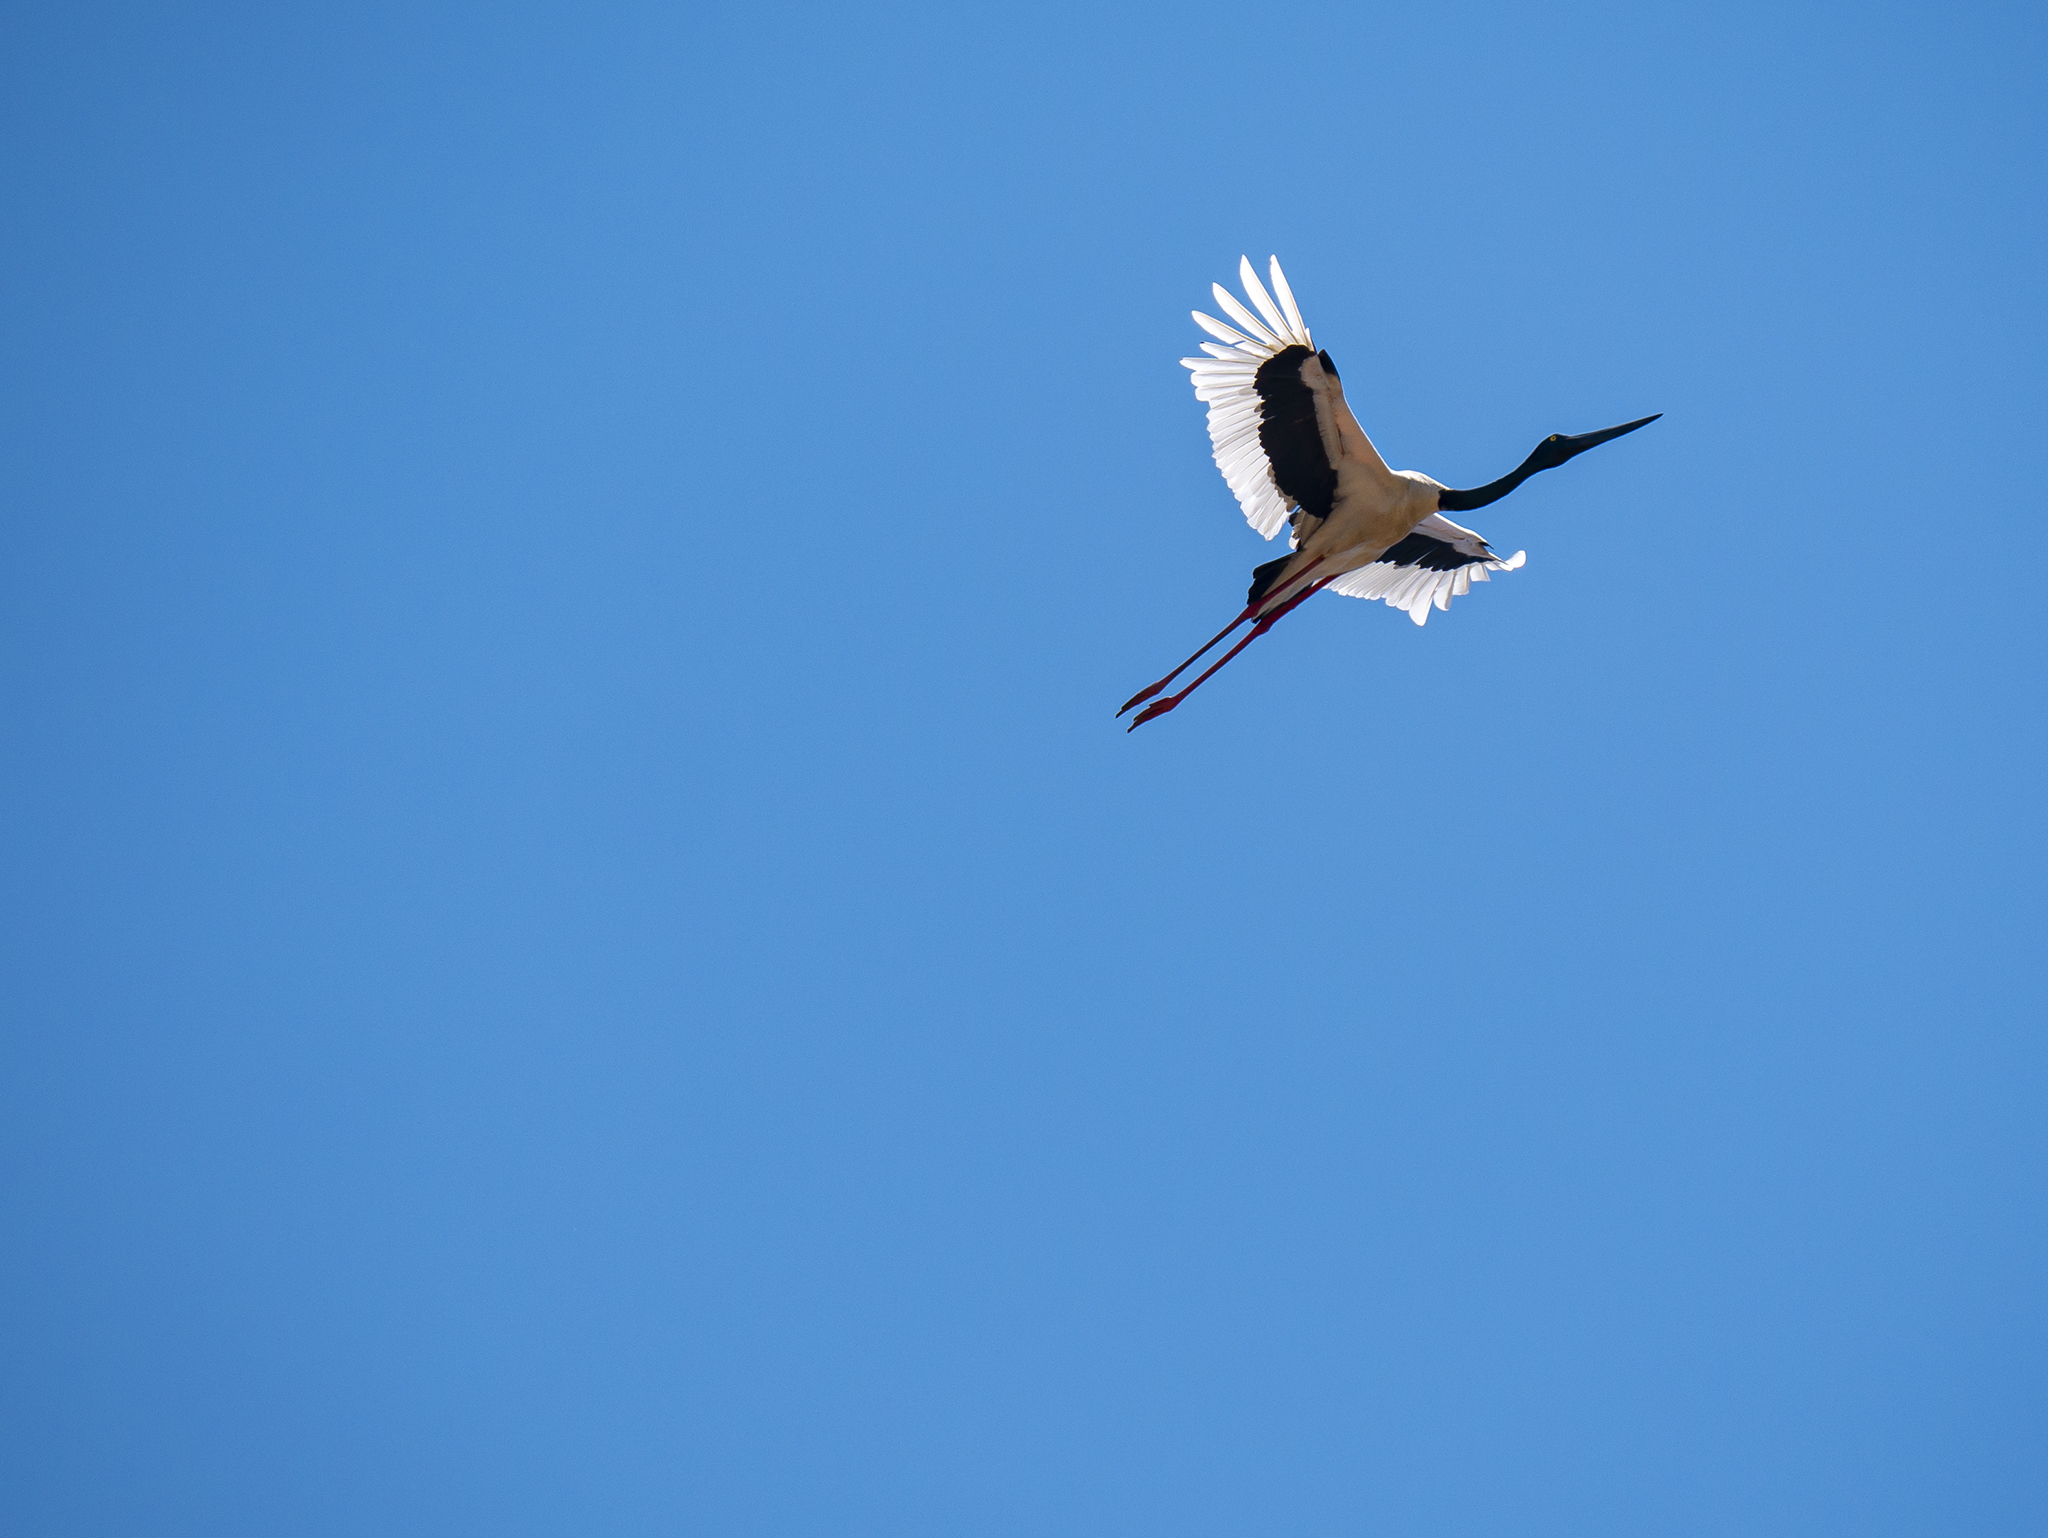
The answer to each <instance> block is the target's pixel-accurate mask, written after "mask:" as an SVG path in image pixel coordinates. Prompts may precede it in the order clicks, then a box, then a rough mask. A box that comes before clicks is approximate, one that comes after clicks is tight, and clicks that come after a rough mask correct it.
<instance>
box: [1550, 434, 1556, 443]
mask: <svg viewBox="0 0 2048 1538" xmlns="http://www.w3.org/2000/svg"><path fill="white" fill-rule="evenodd" d="M1550 441H1551V442H1552V443H1555V442H1557V434H1556V433H1552V434H1551V435H1550Z"/></svg>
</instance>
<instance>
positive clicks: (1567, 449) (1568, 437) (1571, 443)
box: [1557, 411, 1664, 464]
mask: <svg viewBox="0 0 2048 1538" xmlns="http://www.w3.org/2000/svg"><path fill="white" fill-rule="evenodd" d="M1662 415H1664V413H1663V412H1661V411H1660V412H1658V413H1657V416H1650V417H1639V418H1637V419H1636V420H1635V421H1633V422H1624V423H1622V424H1621V426H1619V427H1603V428H1601V429H1600V431H1598V432H1597V433H1559V434H1558V443H1557V462H1558V463H1559V464H1563V463H1564V462H1565V461H1566V460H1567V459H1570V458H1571V457H1572V456H1573V455H1575V454H1583V453H1585V452H1586V450H1588V449H1597V448H1598V447H1600V445H1601V444H1603V443H1606V442H1607V441H1608V440H1610V439H1613V438H1619V437H1620V436H1621V435H1622V434H1623V433H1632V432H1634V431H1635V430H1636V429H1637V428H1638V427H1648V426H1649V425H1650V424H1651V423H1652V422H1654V421H1656V420H1657V417H1661V416H1662Z"/></svg>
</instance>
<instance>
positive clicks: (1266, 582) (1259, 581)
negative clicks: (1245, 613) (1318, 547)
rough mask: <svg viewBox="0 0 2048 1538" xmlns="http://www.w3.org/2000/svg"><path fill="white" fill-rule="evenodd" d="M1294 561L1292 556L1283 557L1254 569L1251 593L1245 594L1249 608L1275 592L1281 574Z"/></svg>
mask: <svg viewBox="0 0 2048 1538" xmlns="http://www.w3.org/2000/svg"><path fill="white" fill-rule="evenodd" d="M1293 559H1294V557H1293V556H1292V555H1291V554H1290V555H1283V556H1281V557H1280V559H1279V560H1277V561H1268V562H1266V564H1265V565H1263V566H1254V567H1253V568H1252V587H1251V591H1250V592H1249V593H1247V594H1245V598H1244V601H1245V604H1246V606H1247V607H1249V606H1250V605H1252V604H1255V603H1257V602H1258V601H1259V600H1260V599H1261V598H1264V597H1265V596H1266V595H1267V594H1268V593H1270V592H1272V591H1273V584H1274V583H1276V582H1278V581H1279V580H1280V573H1281V572H1283V571H1285V570H1286V569H1287V563H1288V562H1289V561H1291V560H1293Z"/></svg>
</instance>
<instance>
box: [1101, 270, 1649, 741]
mask: <svg viewBox="0 0 2048 1538" xmlns="http://www.w3.org/2000/svg"><path fill="white" fill-rule="evenodd" d="M1270 272H1271V276H1272V280H1273V289H1272V292H1271V293H1268V292H1267V291H1266V287H1265V285H1264V284H1262V283H1260V282H1259V277H1258V274H1257V273H1256V272H1254V271H1253V270H1252V264H1251V259H1250V258H1249V257H1243V258H1240V259H1239V262H1238V277H1239V278H1240V279H1241V280H1242V281H1243V284H1244V291H1245V295H1246V297H1247V298H1249V299H1250V300H1251V302H1252V304H1254V305H1256V306H1257V307H1258V314H1256V315H1254V314H1253V313H1252V312H1251V311H1250V310H1248V309H1247V308H1245V306H1244V305H1242V304H1239V303H1238V301H1237V299H1236V298H1235V296H1233V295H1232V294H1231V293H1230V291H1229V290H1228V289H1226V288H1225V287H1224V286H1223V285H1222V284H1221V283H1216V284H1212V285H1211V288H1212V290H1213V291H1214V293H1215V295H1216V303H1217V304H1218V305H1219V306H1221V308H1222V310H1223V312H1224V314H1226V315H1228V316H1229V317H1230V318H1231V320H1233V321H1235V322H1236V323H1237V326H1240V327H1242V328H1243V329H1242V330H1238V329H1236V328H1234V327H1232V326H1229V325H1226V324H1225V323H1224V322H1222V321H1220V320H1217V319H1216V318H1215V317H1213V316H1209V315H1204V314H1203V313H1202V312H1201V311H1200V310H1196V311H1195V312H1194V317H1195V324H1196V325H1198V326H1200V327H1201V328H1202V329H1203V330H1204V331H1206V332H1208V333H1209V335H1210V336H1211V337H1213V338H1215V340H1214V341H1209V342H1204V343H1202V344H1201V347H1202V352H1203V353H1204V354H1205V356H1203V357H1200V358H1183V359H1181V363H1182V364H1183V365H1184V366H1185V367H1187V368H1189V369H1191V370H1193V375H1194V385H1195V397H1196V399H1198V400H1201V401H1204V402H1206V403H1207V405H1208V407H1209V442H1210V444H1211V446H1212V447H1213V449H1214V451H1215V459H1216V468H1217V469H1219V470H1221V471H1222V472H1223V479H1224V480H1225V482H1227V483H1228V485H1229V486H1230V489H1231V490H1232V491H1233V492H1234V493H1236V495H1237V501H1238V505H1239V506H1240V507H1242V508H1243V509H1244V515H1245V518H1246V520H1247V521H1248V522H1249V523H1250V524H1251V526H1252V527H1253V528H1254V529H1256V530H1257V531H1258V532H1259V533H1260V534H1262V535H1264V536H1265V537H1266V538H1267V539H1271V538H1272V537H1273V536H1274V535H1275V534H1277V533H1279V532H1280V527H1281V525H1282V524H1285V525H1287V527H1288V528H1289V530H1290V531H1291V532H1290V534H1289V536H1288V549H1289V550H1290V551H1291V552H1292V553H1291V554H1288V555H1284V556H1282V557H1280V559H1278V560H1276V561H1268V562H1266V564H1265V565H1263V566H1260V567H1257V568H1255V569H1254V570H1253V572H1252V586H1251V591H1250V593H1249V594H1247V595H1246V599H1245V607H1244V610H1243V612H1242V613H1240V614H1239V615H1238V616H1237V618H1236V619H1234V620H1232V621H1231V622H1230V623H1229V624H1228V625H1227V626H1225V627H1224V628H1223V629H1222V630H1220V631H1218V632H1217V633H1216V635H1214V636H1212V637H1211V638H1210V640H1209V642H1208V644H1207V645H1206V646H1204V647H1203V648H1202V649H1201V650H1200V651H1198V652H1196V653H1195V654H1194V656H1192V657H1190V658H1188V660H1187V661H1186V662H1183V663H1182V664H1181V665H1180V666H1179V667H1177V668H1175V669H1174V670H1173V671H1172V672H1171V673H1168V674H1167V675H1166V676H1165V677H1164V678H1162V679H1160V680H1159V682H1158V683H1156V684H1153V685H1152V686H1151V687H1150V688H1147V689H1142V690H1140V691H1139V692H1138V693H1136V694H1134V695H1132V696H1131V698H1130V699H1129V700H1127V701H1125V703H1124V706H1123V709H1122V710H1119V711H1118V712H1117V714H1118V715H1119V716H1121V715H1122V714H1123V713H1124V711H1127V710H1130V709H1131V708H1132V707H1133V706H1136V705H1143V704H1144V703H1145V701H1147V700H1149V699H1151V698H1152V697H1153V696H1154V695H1155V694H1157V693H1159V691H1160V690H1162V689H1164V688H1165V687H1166V686H1167V685H1168V684H1170V683H1172V682H1173V681H1174V680H1175V679H1176V678H1178V677H1180V675H1181V674H1182V673H1184V672H1186V671H1187V670H1188V668H1189V667H1191V666H1193V665H1194V663H1195V662H1196V660H1197V659H1199V658H1201V657H1203V656H1205V655H1207V653H1208V652H1209V651H1210V650H1211V648H1213V647H1214V646H1215V645H1216V644H1217V643H1218V642H1219V641H1221V640H1222V639H1223V638H1224V637H1225V636H1227V635H1229V634H1230V633H1231V632H1232V631H1233V630H1235V629H1237V627H1238V626H1239V625H1242V624H1245V623H1246V622H1250V624H1251V627H1252V628H1251V631H1250V633H1249V634H1247V635H1246V636H1245V637H1244V639H1243V640H1241V641H1239V642H1238V643H1237V644H1236V645H1235V646H1233V647H1232V648H1231V649H1230V650H1229V651H1227V652H1225V653H1224V654H1223V656H1222V658H1221V660H1219V661H1218V662H1216V663H1215V664H1214V665H1213V666H1211V667H1210V668H1209V669H1208V671H1206V672H1204V673H1203V674H1202V675H1201V676H1200V677H1198V678H1196V680H1195V681H1194V682H1193V683H1191V684H1189V685H1188V686H1187V687H1186V688H1185V689H1182V690H1181V691H1180V692H1179V693H1178V694H1171V695H1168V696H1167V697H1166V698H1165V699H1163V700H1159V701H1157V702H1156V703H1154V704H1151V705H1146V706H1145V709H1144V710H1142V711H1140V712H1139V713H1138V716H1137V719H1135V720H1134V721H1132V722H1131V724H1130V727H1129V728H1128V729H1129V730H1131V731H1136V730H1137V729H1138V728H1139V727H1141V726H1143V725H1144V724H1145V723H1146V722H1147V721H1151V720H1154V719H1156V718H1157V717H1159V716H1163V715H1165V714H1166V713H1167V712H1168V711H1169V710H1172V709H1173V708H1174V707H1175V706H1176V705H1178V704H1179V703H1180V702H1181V701H1182V700H1184V699H1186V698H1187V697H1188V696H1189V695H1190V694H1192V693H1194V692H1195V690H1196V689H1198V688H1200V687H1201V686H1202V684H1203V683H1204V682H1206V681H1207V680H1208V679H1209V678H1211V677H1213V676H1214V675H1215V673H1216V670H1217V669H1218V668H1220V667H1222V666H1223V664H1224V663H1226V662H1228V661H1230V659H1231V658H1232V657H1235V656H1236V655H1237V654H1238V653H1239V652H1241V651H1243V650H1244V649H1245V648H1246V647H1247V646H1249V645H1251V643H1252V642H1253V641H1255V640H1257V639H1258V638H1259V637H1260V636H1262V635H1264V634H1265V633H1266V632H1267V631H1268V630H1270V629H1271V628H1272V627H1273V626H1274V625H1275V624H1276V623H1278V622H1279V620H1280V619H1281V617H1282V616H1283V615H1286V614H1288V613H1290V612H1292V611H1293V610H1294V609H1296V608H1298V607H1299V606H1300V605H1301V604H1303V603H1305V602H1307V601H1308V600H1309V599H1310V598H1312V597H1314V596H1315V595H1316V594H1317V593H1320V592H1321V591H1322V590H1323V589H1324V588H1328V589H1329V590H1330V591H1331V592H1333V593H1342V594H1344V595H1345V596H1346V597H1348V598H1382V599H1385V600H1386V602H1387V604H1388V606H1389V607H1390V608H1395V609H1403V610H1406V611H1407V614H1408V617H1409V618H1410V619H1412V620H1414V621H1415V623H1416V624H1418V625H1420V624H1423V623H1424V622H1426V621H1427V620H1428V618H1429V611H1430V609H1431V607H1432V606H1433V607H1435V608H1438V609H1448V608H1450V606H1451V600H1452V599H1453V598H1456V597H1462V596H1463V595H1464V594H1465V592H1466V591H1467V590H1468V589H1469V588H1470V587H1471V585H1472V584H1473V583H1474V582H1485V581H1487V580H1488V578H1489V576H1490V574H1491V573H1493V572H1496V571H1513V570H1515V569H1516V568H1517V567H1519V566H1520V565H1521V564H1522V561H1523V557H1524V555H1525V552H1523V551H1520V550H1518V551H1516V552H1515V553H1514V554H1513V555H1511V556H1508V557H1506V558H1505V559H1503V558H1502V557H1500V556H1498V555H1496V554H1495V553H1494V550H1493V547H1492V546H1491V545H1489V544H1487V542H1486V541H1485V540H1484V539H1482V538H1480V536H1479V535H1478V534H1476V533H1474V532H1473V531H1472V530H1471V529H1468V528H1465V527H1463V526H1461V525H1459V524H1455V523H1453V522H1451V520H1450V519H1448V518H1446V517H1445V516H1444V514H1445V513H1462V512H1470V511H1471V510H1472V509H1474V508H1480V507H1484V506H1486V505H1487V503H1489V502H1497V501H1499V500H1500V499H1501V498H1502V497H1504V496H1506V495H1507V494H1508V493H1509V492H1511V491H1513V490H1514V489H1515V488H1516V487H1517V486H1519V485H1521V484H1522V482H1524V481H1526V480H1527V479H1528V478H1529V477H1530V476H1532V475H1534V474H1536V473H1537V472H1538V471H1540V470H1550V469H1554V468H1556V467H1557V466H1558V465H1561V464H1563V463H1564V462H1565V461H1566V460H1568V459H1571V458H1573V457H1574V456H1576V455H1579V454H1583V453H1585V452H1586V450H1588V449H1590V448H1594V447H1596V446H1598V445H1599V444H1602V443H1606V442H1608V441H1609V440H1610V439H1614V438H1619V437H1620V436H1621V435H1622V434H1623V433H1632V432H1634V431H1635V430H1636V429H1637V428H1638V427H1646V426H1648V425H1649V424H1650V423H1652V422H1654V421H1656V420H1657V417H1658V416H1662V415H1663V413H1662V412H1658V413H1657V414H1656V416H1647V417H1639V418H1638V419H1637V420H1635V421H1633V422H1624V423H1622V424H1621V425H1620V426H1619V427H1605V428H1602V429H1601V430H1600V431H1598V432H1592V433H1552V434H1551V435H1550V436H1549V437H1547V438H1545V439H1544V440H1543V441H1542V442H1541V443H1539V444H1537V445H1536V448H1535V450H1534V451H1533V452H1532V453H1531V454H1530V455H1529V457H1528V458H1527V459H1525V460H1523V461H1522V463H1521V464H1520V465H1518V466H1516V467H1515V468H1514V469H1513V470H1510V471H1509V472H1508V473H1507V474H1506V475H1503V476H1502V477H1501V478H1500V479H1499V480H1497V481H1489V482H1487V483H1486V484H1485V485H1484V486H1478V487H1474V488H1473V489H1472V490H1470V491H1456V490H1453V489H1452V488H1450V487H1448V486H1446V485H1444V484H1443V482H1441V481H1437V480H1432V479H1431V478H1430V477H1429V476H1426V475H1424V474H1422V473H1421V472H1420V471H1417V470H1389V469H1388V468H1387V464H1386V461H1385V460H1383V459H1381V458H1380V455H1379V451H1378V450H1377V449H1375V448H1374V447H1373V446H1372V440H1371V439H1370V438H1368V437H1366V435H1365V429H1364V428H1362V427H1360V426H1359V425H1358V418H1356V417H1355V416H1353V415H1352V414H1351V408H1350V407H1349V406H1348V405H1346V404H1345V403H1344V386H1343V383H1342V382H1341V381H1340V380H1339V379H1338V377H1337V365H1336V364H1334V363H1332V362H1331V361H1330V355H1329V354H1328V353H1327V352H1319V351H1317V350H1316V344H1315V343H1314V341H1312V340H1311V339H1310V337H1309V331H1308V327H1307V326H1306V325H1304V324H1303V323H1302V319H1301V310H1300V307H1299V306H1298V305H1296V303H1295V301H1294V293H1293V291H1292V290H1291V289H1290V288H1289V287H1288V286H1287V276H1286V274H1285V273H1283V272H1281V270H1280V258H1278V257H1277V256H1276V257H1274V258H1273V259H1272V266H1271V269H1270Z"/></svg>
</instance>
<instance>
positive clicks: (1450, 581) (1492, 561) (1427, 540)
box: [1330, 513, 1528, 625]
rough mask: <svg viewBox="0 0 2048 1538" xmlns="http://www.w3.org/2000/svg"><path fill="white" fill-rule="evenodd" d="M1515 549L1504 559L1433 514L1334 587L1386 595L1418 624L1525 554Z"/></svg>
mask: <svg viewBox="0 0 2048 1538" xmlns="http://www.w3.org/2000/svg"><path fill="white" fill-rule="evenodd" d="M1527 556H1528V552H1527V551H1524V550H1517V551H1516V552H1515V553H1514V554H1513V555H1511V556H1508V557H1507V558H1506V559H1502V558H1501V557H1500V556H1498V555H1496V554H1495V553H1494V551H1493V547H1492V546H1491V545H1489V544H1487V542H1486V541H1485V540H1483V539H1481V538H1480V537H1479V536H1478V535H1477V534H1475V533H1473V532H1472V531H1471V530H1470V529H1467V528H1462V527H1460V526H1459V525H1457V524H1455V523H1453V522H1451V520H1450V519H1448V518H1446V517H1445V516H1444V515H1443V514H1442V513H1431V514H1430V515H1429V516H1428V517H1427V518H1425V519H1423V520H1422V522H1420V523H1418V524H1417V525H1416V526H1415V529H1414V532H1412V533H1411V534H1409V535H1408V537H1407V538H1405V539H1403V540H1402V541H1401V542H1400V543H1399V544H1397V545H1395V546H1394V547H1393V548H1392V549H1390V550H1388V551H1387V553H1386V554H1385V555H1383V556H1381V557H1380V558H1379V559H1378V560H1377V561H1374V562H1373V563H1372V564H1371V565H1370V566H1361V567H1359V568H1358V570H1356V571H1350V572H1346V573H1345V574H1344V575H1343V576H1341V577H1339V578H1338V579H1337V580H1336V581H1335V582H1332V583H1331V584H1330V591H1331V592H1333V593H1342V594H1343V595H1344V596H1345V597H1346V598H1383V599H1385V600H1386V602H1387V606H1388V607H1389V608H1394V609H1404V610H1406V611H1407V614H1408V617H1409V618H1410V619H1412V620H1414V621H1415V623H1416V624H1418V625H1422V624H1427V623H1428V621H1429V611H1430V608H1431V606H1432V605H1434V606H1435V607H1436V608H1439V609H1448V608H1449V607H1450V606H1451V600H1452V599H1453V598H1462V597H1463V596H1464V595H1465V593H1466V592H1467V591H1468V590H1469V589H1470V588H1471V586H1472V584H1473V583H1475V582H1485V581H1487V580H1489V579H1488V577H1487V573H1488V572H1493V571H1513V570H1515V568H1517V567H1518V566H1520V565H1521V564H1522V562H1523V561H1524V560H1525V559H1527Z"/></svg>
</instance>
